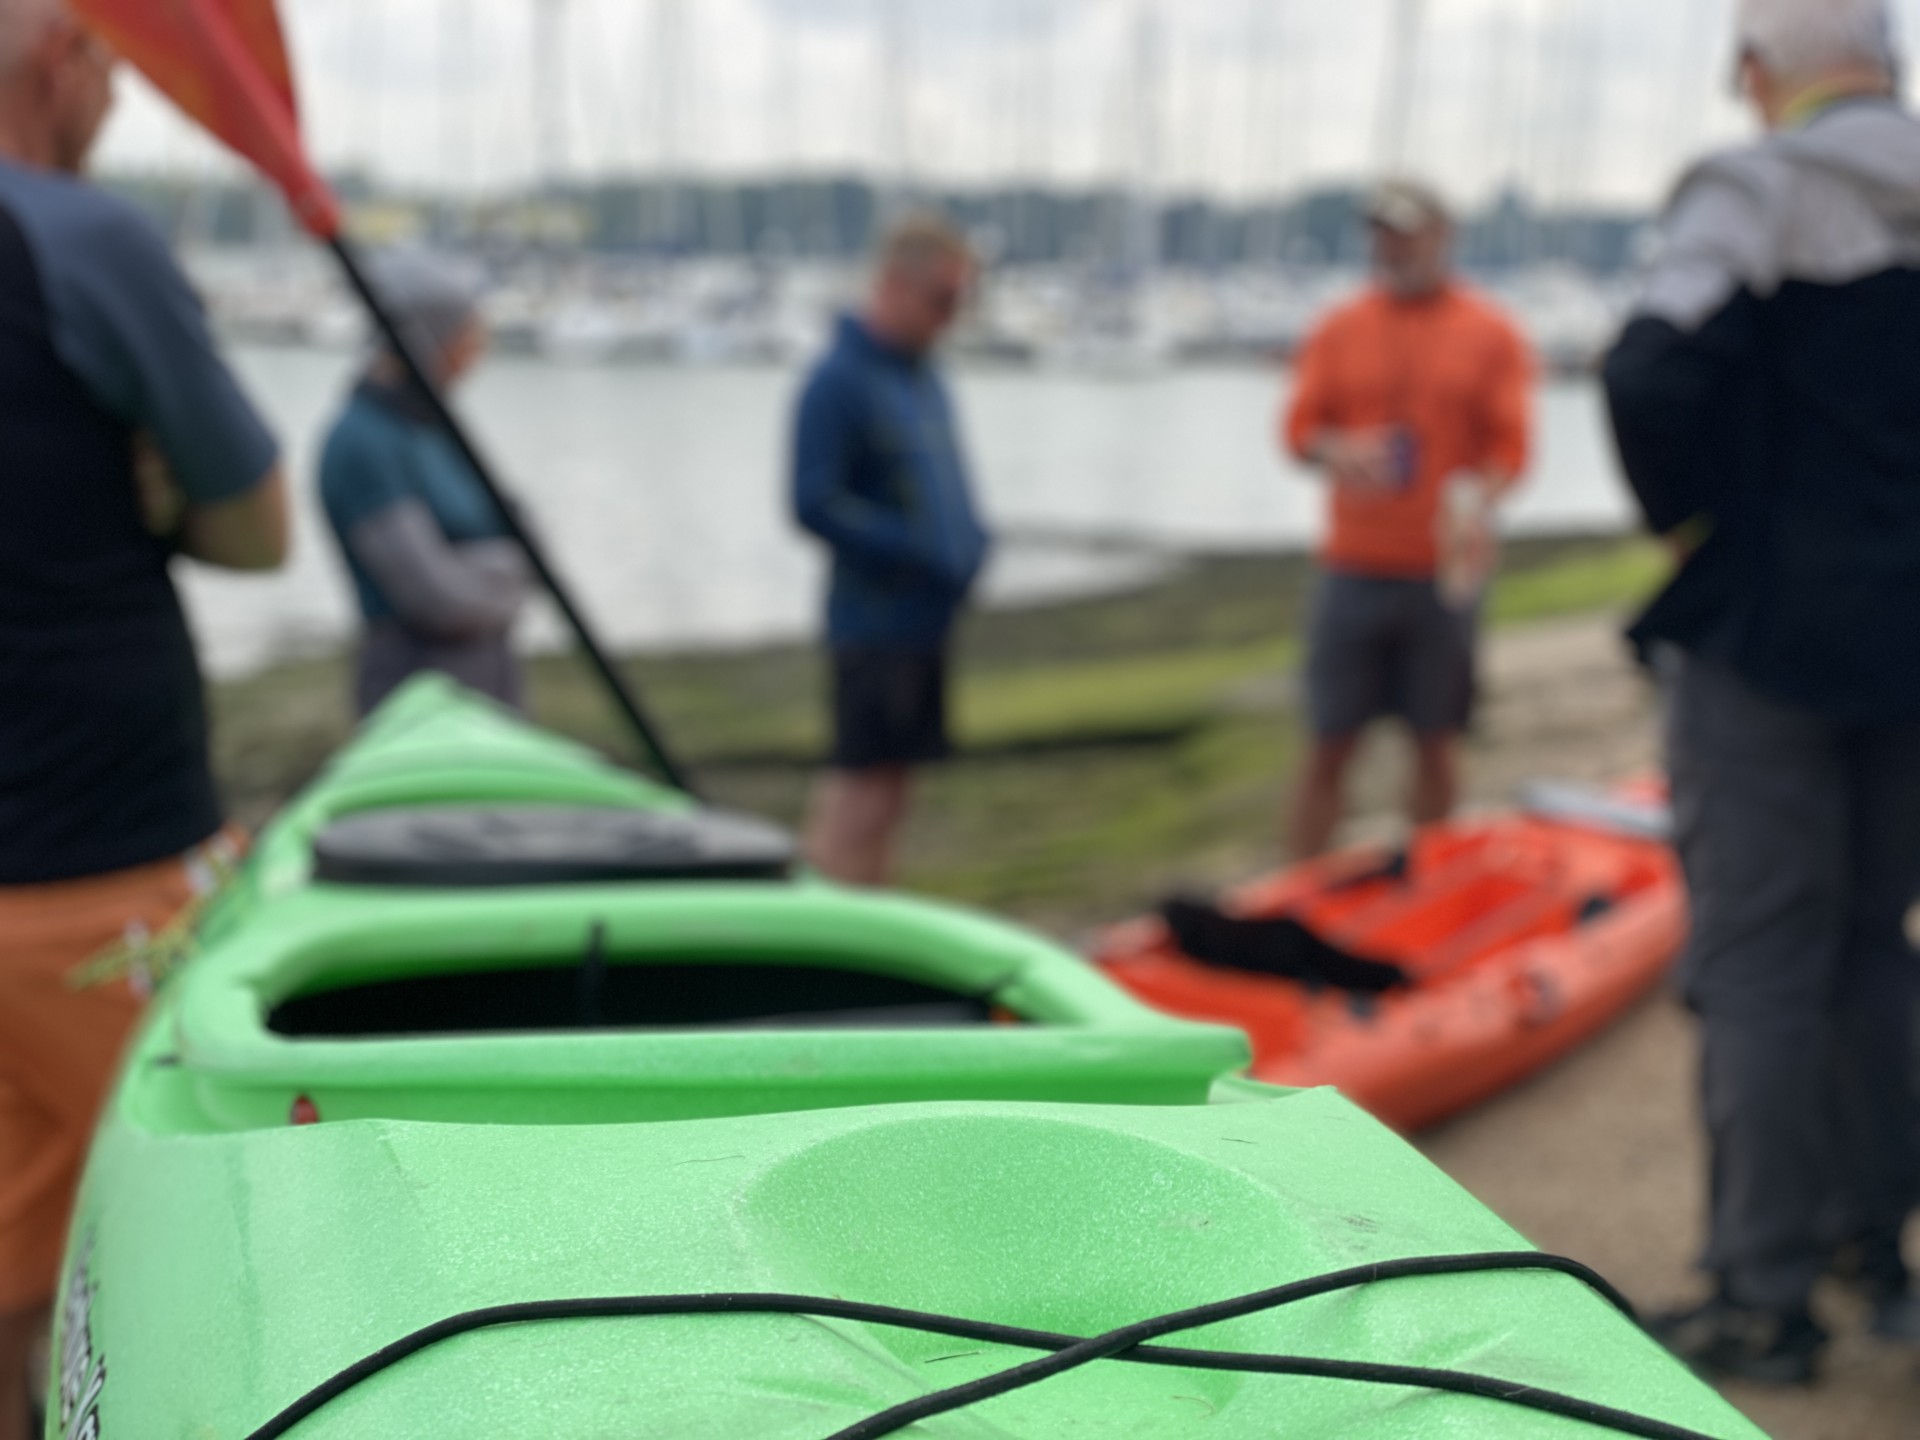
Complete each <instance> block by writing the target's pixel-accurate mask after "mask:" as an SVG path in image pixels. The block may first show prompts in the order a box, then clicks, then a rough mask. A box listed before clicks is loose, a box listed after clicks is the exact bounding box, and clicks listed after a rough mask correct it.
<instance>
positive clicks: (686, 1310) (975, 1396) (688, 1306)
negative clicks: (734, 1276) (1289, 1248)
mask: <svg viewBox="0 0 1920 1440" xmlns="http://www.w3.org/2000/svg"><path fill="white" fill-rule="evenodd" d="M1521 1270H1538V1271H1547V1272H1552V1273H1557V1274H1561V1275H1568V1276H1571V1277H1573V1278H1574V1279H1576V1280H1579V1281H1580V1282H1581V1283H1583V1284H1585V1285H1586V1286H1587V1287H1588V1288H1589V1289H1591V1290H1592V1291H1594V1292H1595V1293H1596V1294H1598V1295H1599V1296H1600V1297H1601V1298H1602V1299H1604V1300H1605V1301H1606V1302H1607V1303H1608V1304H1610V1305H1612V1306H1613V1307H1614V1308H1615V1309H1616V1310H1618V1311H1620V1312H1621V1313H1622V1314H1623V1315H1625V1316H1626V1317H1627V1318H1629V1319H1636V1318H1637V1317H1636V1316H1635V1314H1634V1310H1633V1306H1632V1304H1631V1303H1630V1302H1629V1301H1628V1300H1627V1298H1626V1297H1625V1296H1624V1295H1622V1294H1621V1293H1620V1292H1619V1291H1618V1290H1616V1289H1615V1288H1614V1287H1613V1285H1612V1284H1610V1283H1609V1282H1608V1281H1607V1280H1606V1278H1605V1277H1603V1276H1602V1275H1600V1274H1599V1273H1598V1272H1596V1271H1594V1270H1593V1269H1591V1268H1589V1267H1588V1266H1586V1265H1583V1264H1581V1263H1580V1262H1579V1261H1577V1260H1570V1259H1567V1258H1566V1257H1565V1256H1561V1255H1550V1254H1546V1253H1544V1252H1540V1251H1527V1250H1522V1251H1500V1252H1491V1253H1487V1254H1480V1255H1432V1256H1414V1257H1408V1258H1404V1259H1399V1260H1385V1261H1376V1262H1374V1263H1373V1264H1370V1265H1362V1266H1355V1267H1352V1268H1350V1269H1346V1270H1340V1271H1335V1272H1333V1273H1331V1274H1327V1275H1320V1276H1315V1277H1312V1278H1310V1279H1306V1280H1297V1281H1293V1282H1291V1283H1289V1284H1286V1285H1281V1286H1277V1287H1275V1288H1273V1289H1269V1290H1262V1291H1256V1292H1255V1293H1253V1294H1251V1295H1246V1296H1241V1297H1239V1298H1237V1299H1233V1300H1225V1301H1219V1302H1216V1303H1214V1304H1211V1305H1202V1306H1196V1307H1194V1308H1192V1309H1188V1310H1183V1311H1176V1312H1174V1313H1172V1314H1168V1315H1162V1316H1156V1317H1153V1318H1151V1319H1147V1320H1141V1321H1136V1322H1135V1323H1133V1324H1131V1325H1126V1326H1122V1327H1120V1328H1119V1329H1116V1330H1111V1331H1108V1332H1107V1333H1106V1334H1104V1335H1097V1336H1092V1337H1076V1336H1072V1335H1060V1334H1055V1333H1052V1332H1050V1331H1045V1330H1033V1329H1027V1328H1025V1327H1022V1326H1014V1325H998V1324H994V1323H992V1322H990V1321H979V1320H966V1319H961V1318H958V1317H955V1316H951V1315H939V1314H934V1313H932V1312H929V1311H922V1310H911V1309H905V1308H902V1307H899V1306H892V1305H878V1304H869V1303H866V1302H862V1301H856V1300H843V1299H839V1298H826V1297H822V1296H807V1295H782V1294H750V1293H748V1294H709V1295H647V1296H642V1295H636V1296H622V1297H608V1298H604V1299H590V1300H535V1301H526V1302H522V1303H518V1304H507V1305H492V1306H487V1307H485V1308H483V1309H479V1310H470V1311H466V1312H464V1313H462V1314H459V1315H452V1316H449V1317H447V1318H446V1319H445V1320H441V1321H439V1322H437V1323H435V1324H433V1325H428V1326H425V1327H423V1328H421V1329H419V1330H416V1331H415V1332H413V1333H412V1334H411V1335H407V1336H403V1337H402V1338H401V1339H399V1340H396V1341H394V1342H393V1343H392V1344H390V1345H387V1346H384V1347H382V1348H381V1349H380V1350H378V1351H376V1352H375V1353H374V1354H372V1355H369V1356H367V1357H366V1358H365V1359H363V1360H360V1361H358V1362H356V1363H355V1364H353V1365H350V1366H348V1367H347V1368H346V1369H344V1370H342V1371H340V1372H339V1373H338V1374H336V1375H333V1376H332V1377H330V1378H329V1379H327V1380H326V1381H324V1382H322V1383H321V1384H320V1385H318V1386H316V1387H315V1388H314V1389H312V1390H310V1391H308V1392H307V1394H305V1395H303V1396H302V1397H301V1398H300V1399H299V1400H297V1401H295V1402H294V1403H293V1404H292V1405H290V1406H288V1407H287V1408H286V1409H285V1410H283V1411H281V1412H280V1414H278V1415H276V1416H275V1417H274V1418H273V1419H272V1420H269V1421H268V1422H267V1423H266V1424H265V1425H262V1426H261V1427H260V1428H259V1429H257V1430H255V1431H253V1432H252V1433H251V1434H250V1435H249V1436H247V1440H281V1437H283V1436H285V1435H287V1434H288V1433H289V1432H290V1431H291V1430H292V1429H293V1428H294V1427H295V1426H297V1425H299V1424H300V1423H301V1422H303V1421H305V1420H307V1419H310V1418H311V1417H312V1416H313V1415H315V1414H317V1413H318V1412H319V1411H320V1410H322V1409H324V1408H325V1407H326V1406H327V1405H329V1404H331V1403H332V1402H333V1401H335V1400H337V1399H339V1398H340V1397H341V1396H343V1395H346V1394H347V1393H348V1392H350V1391H352V1390H353V1389H355V1388H357V1387H358V1386H360V1385H361V1384H364V1383H365V1382H366V1381H368V1380H371V1379H372V1378H373V1377H374V1376H376V1375H378V1374H380V1373H382V1372H383V1371H386V1370H389V1369H391V1368H392V1367H393V1366H395V1365H398V1364H400V1363H401V1362H402V1361H404V1360H406V1359H407V1358H409V1357H410V1356H413V1355H417V1354H419V1353H420V1352H421V1351H423V1350H426V1349H429V1348H431V1347H432V1346H435V1345H438V1344H442V1343H444V1342H445V1341H448V1340H452V1339H455V1338H456V1337H458V1336H461V1335H466V1334H470V1333H472V1332H473V1331H476V1330H483V1329H488V1328H491V1327H494V1326H500V1325H524V1324H533V1323H538V1322H551V1321H562V1320H588V1319H640V1318H648V1317H662V1316H689V1315H751V1314H760V1315H799V1316H806V1317H809V1318H813V1319H833V1320H851V1321H856V1322H859V1323H863V1324H872V1325H884V1326H889V1327H893V1328H898V1329H905V1330H919V1331H923V1332H925V1333H928V1334H936V1335H944V1336H949V1337H951V1338H954V1339H960V1340H979V1341H984V1342H986V1343H989V1344H999V1345H1008V1346H1013V1347H1016V1348H1019V1349H1029V1350H1048V1351H1052V1352H1053V1353H1052V1354H1051V1355H1050V1356H1048V1357H1047V1358H1045V1359H1042V1360H1036V1361H1031V1362H1029V1363H1028V1364H1025V1365H1020V1366H1016V1367H1015V1368H1014V1369H1012V1370H1006V1371H1002V1372H1000V1373H998V1374H996V1375H990V1376H987V1377H984V1378H983V1379H980V1380H974V1381H970V1382H968V1383H966V1384H964V1385H956V1386H953V1387H951V1388H949V1389H946V1390H938V1391H934V1392H932V1393H930V1394H927V1395H924V1396H922V1397H920V1398H919V1399H916V1400H910V1401H907V1402H906V1403H904V1404H901V1405H897V1406H894V1407H892V1408H891V1409H889V1410H886V1411H883V1412H881V1413H880V1414H878V1415H874V1416H871V1417H869V1418H868V1419H866V1420H862V1421H859V1422H857V1423H855V1424H853V1425H850V1426H847V1427H845V1428H843V1429H841V1430H839V1431H836V1432H835V1433H834V1434H832V1435H830V1436H828V1437H826V1440H882V1437H885V1436H889V1435H893V1434H897V1433H898V1432H899V1431H901V1430H904V1429H906V1428H907V1427H909V1426H911V1425H913V1424H916V1423H917V1422H919V1421H921V1420H925V1419H930V1418H932V1417H933V1416H935V1415H940V1414H946V1413H949V1412H951V1411H954V1410H959V1409H964V1408H966V1407H967V1406H970V1405H976V1404H979V1403H981V1402H983V1401H986V1400H989V1399H992V1398H994V1397H995V1396H998V1395H1004V1394H1006V1393H1008V1392H1009V1391H1012V1390H1016V1389H1020V1388H1024V1387H1025V1386H1029V1385H1035V1384H1038V1383H1040V1382H1041V1381H1043V1380H1047V1379H1050V1378H1052V1377H1053V1376H1055V1375H1059V1374H1063V1373H1065V1372H1066V1371H1068V1370H1071V1369H1076V1368H1078V1367H1080V1366H1082V1365H1087V1364H1091V1363H1093V1362H1095V1361H1099V1360H1122V1361H1128V1362H1132V1363H1135V1364H1142V1365H1166V1366H1174V1367H1178V1368H1181V1369H1193V1370H1224V1371H1237V1372H1242V1373H1251V1374H1269V1375H1293V1376H1298V1377H1302V1378H1318V1379H1328V1380H1344V1381H1350V1382H1354V1383H1359V1384H1374V1385H1396V1386H1405V1387H1408V1388H1412V1389H1426V1390H1438V1391H1443V1392H1447V1393H1452V1394H1458V1395H1470V1396H1474V1397H1477V1398H1480V1399H1485V1400H1491V1401H1495V1402H1497V1403H1501V1404H1505V1405H1511V1406H1517V1407H1519V1408H1522V1409H1529V1410H1536V1411H1539V1412H1541V1413H1543V1414H1549V1415H1558V1416H1562V1417H1564V1418H1567V1419H1571V1420H1580V1421H1584V1422H1586V1423H1587V1424H1590V1425H1592V1426H1594V1427H1596V1428H1598V1429H1602V1430H1610V1431H1613V1432H1614V1433H1616V1434H1621V1435H1632V1436H1638V1437H1641V1440H1715V1437H1713V1436H1710V1435H1707V1434H1705V1433H1704V1432H1702V1431H1698V1430H1689V1429H1686V1428H1684V1427H1682V1426H1678V1425H1671V1424H1668V1423H1667V1422H1665V1421H1662V1420H1655V1419H1651V1418H1649V1417H1647V1416H1643V1415H1635V1414H1632V1413H1630V1412H1627V1411H1624V1410H1619V1409H1615V1408H1613V1407H1611V1406H1607V1405H1600V1404H1597V1403H1595V1402H1593V1401H1589V1400H1582V1399H1579V1398H1577V1397H1574V1396H1569V1395H1561V1394H1559V1393H1557V1392H1555V1391H1551V1390H1543V1389H1541V1388H1539V1387H1537V1386H1531V1385H1523V1384H1519V1383H1517V1382H1514V1381H1511V1380H1501V1379H1497V1378H1494V1377H1492V1376H1486V1375H1476V1374H1472V1373H1469V1372H1466V1371H1460V1370H1448V1369H1439V1368H1435V1367H1431V1366H1411V1365H1394V1364H1386V1363H1380V1362H1374V1361H1354V1360H1333V1359H1320V1358H1314V1357H1307V1356H1294V1355H1260V1354H1242V1353H1239V1352H1236V1351H1229V1350H1196V1349H1187V1348H1182V1347H1174V1346H1162V1345H1152V1344H1149V1343H1147V1342H1148V1341H1150V1340H1152V1339H1155V1338H1157V1337H1159V1336H1162V1335H1170V1334H1175V1333H1178V1332H1180V1331H1184V1330H1197V1329H1200V1328H1201V1327H1203V1326H1207V1325H1214V1324H1218V1323H1220V1322H1222V1321H1225V1320H1233V1319H1239V1318H1242V1317H1244V1316H1248V1315H1254V1314H1258V1313H1260V1312H1262V1311H1270V1310H1277V1309H1280V1308H1282V1307H1283V1306H1287V1305H1295V1304H1299V1303H1301V1302H1302V1301H1306V1300H1311V1299H1315V1298H1317V1297H1319V1296H1322V1295H1330V1294H1334V1293H1336V1292H1338V1291H1341V1290H1349V1289H1354V1288H1357V1287H1360V1286H1367V1285H1377V1284H1382V1283H1385V1282H1388V1281H1393V1280H1406V1279H1415V1278H1421V1277H1430V1276H1438V1275H1471V1274H1485V1273H1488V1272H1496V1271H1521Z"/></svg>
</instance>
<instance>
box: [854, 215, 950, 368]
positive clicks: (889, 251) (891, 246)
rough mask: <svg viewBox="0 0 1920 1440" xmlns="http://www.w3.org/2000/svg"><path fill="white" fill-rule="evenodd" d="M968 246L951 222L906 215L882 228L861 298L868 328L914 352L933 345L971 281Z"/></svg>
mask: <svg viewBox="0 0 1920 1440" xmlns="http://www.w3.org/2000/svg"><path fill="white" fill-rule="evenodd" d="M974 269H975V262H974V257H973V247H972V246H971V245H970V244H968V242H967V237H966V236H965V234H963V233H962V232H961V231H960V230H959V229H958V228H956V227H955V226H954V225H953V224H952V222H950V221H949V220H947V219H946V218H945V217H943V216H940V215H935V214H919V215H908V216H906V217H904V218H902V219H900V220H897V221H895V222H894V223H893V224H892V225H890V226H888V227H887V231H886V233H885V234H884V235H882V236H881V238H880V245H879V249H878V251H877V253H876V256H875V264H874V273H873V288H872V290H871V292H870V293H869V295H868V298H867V311H866V319H867V326H868V328H869V329H870V330H871V331H872V332H873V333H874V334H875V335H876V336H878V337H879V338H880V339H881V340H883V341H885V342H886V343H888V344H890V345H893V346H895V347H897V348H899V349H901V350H905V351H908V352H910V353H913V354H919V353H921V352H923V351H926V350H930V349H932V348H933V346H935V345H936V344H938V343H939V341H940V337H941V336H942V335H944V334H945V333H946V332H947V330H948V329H950V328H951V327H952V325H953V322H954V320H955V319H956V318H958V316H959V313H960V308H961V306H962V304H963V303H964V302H965V300H966V297H967V292H968V291H969V290H970V289H971V287H972V285H973V279H974Z"/></svg>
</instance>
